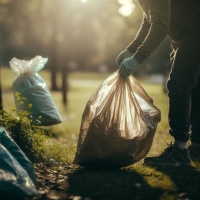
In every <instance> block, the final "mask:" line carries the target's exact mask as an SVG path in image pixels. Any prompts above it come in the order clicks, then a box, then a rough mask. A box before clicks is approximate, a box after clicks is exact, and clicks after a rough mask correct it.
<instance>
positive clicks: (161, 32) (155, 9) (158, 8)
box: [127, 0, 171, 63]
mask: <svg viewBox="0 0 200 200" xmlns="http://www.w3.org/2000/svg"><path fill="white" fill-rule="evenodd" d="M170 2H171V1H170V0H148V1H146V2H145V3H146V4H147V5H146V6H147V7H148V8H146V7H144V6H145V5H141V7H142V8H143V9H144V12H146V15H148V20H149V21H148V22H147V21H144V23H143V28H142V29H141V30H140V31H139V33H138V36H137V37H136V40H135V41H133V42H132V44H131V45H130V46H129V47H128V48H127V49H128V50H129V49H130V51H133V50H135V49H134V48H135V47H136V48H137V50H136V52H135V53H134V55H133V56H134V57H135V59H136V60H138V61H139V62H140V63H141V62H142V61H144V60H145V59H147V58H148V57H149V55H150V54H151V53H152V52H153V51H154V50H155V49H156V48H157V47H158V46H159V44H160V43H161V42H162V41H163V39H164V38H165V37H166V36H167V34H168V32H169V28H170V10H171V8H170ZM145 3H144V4H145ZM147 23H148V24H149V26H150V27H149V29H148V33H147V34H146V37H145V38H144V36H145V31H146V30H147V27H148V25H147ZM142 39H143V41H142V42H141V40H142ZM139 43H141V45H140V46H138V44H139ZM134 46H135V47H134Z"/></svg>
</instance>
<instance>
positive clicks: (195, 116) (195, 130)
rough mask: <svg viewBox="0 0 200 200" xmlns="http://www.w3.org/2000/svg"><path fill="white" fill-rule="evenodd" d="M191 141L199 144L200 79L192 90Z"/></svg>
mask: <svg viewBox="0 0 200 200" xmlns="http://www.w3.org/2000/svg"><path fill="white" fill-rule="evenodd" d="M190 122H191V131H192V134H191V141H192V143H197V144H200V80H199V82H198V84H197V86H196V87H195V89H194V90H193V91H192V109H191V116H190Z"/></svg>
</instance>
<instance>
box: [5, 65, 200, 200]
mask: <svg viewBox="0 0 200 200" xmlns="http://www.w3.org/2000/svg"><path fill="white" fill-rule="evenodd" d="M40 75H41V76H42V77H43V78H44V79H45V81H46V83H47V84H48V85H49V84H50V81H49V74H48V73H47V72H46V71H45V70H43V71H41V73H40ZM108 76H109V74H97V73H72V74H70V75H69V84H70V90H69V93H68V106H67V108H65V107H64V106H63V105H62V102H61V99H62V97H61V93H60V92H51V94H52V97H53V99H54V101H55V103H56V105H57V107H58V109H59V111H60V114H61V115H62V118H63V122H62V123H61V124H59V125H55V126H51V127H47V129H48V130H50V131H51V132H53V133H54V135H55V136H56V138H53V139H49V144H48V145H49V148H47V155H48V156H49V157H53V158H55V159H56V160H58V161H63V162H67V163H69V164H70V163H71V162H72V160H73V158H74V154H75V152H76V145H77V140H78V134H79V128H80V123H81V116H82V113H83V110H84V108H85V105H86V103H87V101H88V99H89V97H90V96H91V95H92V93H93V92H94V91H95V90H96V88H97V87H98V86H99V84H100V83H101V82H102V81H103V80H104V79H105V78H106V77H108ZM14 77H15V75H14V73H12V72H11V70H10V69H9V68H3V69H2V79H1V82H2V88H3V102H4V105H3V106H4V109H5V110H7V111H9V110H10V109H11V108H13V107H14V100H13V94H12V91H11V87H12V80H13V78H14ZM141 84H142V86H143V87H144V89H145V90H146V92H147V93H148V94H149V96H150V97H151V98H153V99H154V105H155V106H156V107H158V108H159V109H160V110H161V118H162V120H161V122H160V123H159V124H158V127H157V131H156V135H155V138H154V141H153V145H152V148H151V150H150V152H149V154H148V156H152V155H157V154H159V153H160V152H161V151H162V150H163V149H164V148H165V147H166V146H167V143H170V142H171V141H172V138H171V137H170V136H169V134H168V128H169V127H168V119H167V115H168V98H167V95H166V94H164V93H163V92H162V85H160V84H153V83H149V82H147V81H142V82H141ZM52 144H53V145H52ZM61 149H62V150H61ZM72 168H73V166H72ZM199 180H200V164H199V163H198V162H193V167H192V168H152V167H147V166H144V165H143V162H142V161H140V162H138V163H136V164H134V165H131V166H128V167H125V168H122V169H120V170H113V171H112V170H110V171H109V170H108V171H106V170H103V171H98V170H86V169H82V168H76V167H74V168H73V170H72V171H71V172H70V173H69V174H68V178H67V184H68V188H67V193H69V194H70V195H71V196H80V197H82V199H84V198H85V199H87V198H88V199H92V200H93V199H94V200H98V199H99V200H118V199H120V200H123V199H130V200H134V199H135V200H140V199H152V200H156V199H158V200H165V199H166V200H178V199H179V200H183V199H184V200H186V199H190V200H197V199H200V192H199V191H200V185H199Z"/></svg>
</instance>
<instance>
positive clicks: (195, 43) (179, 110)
mask: <svg viewBox="0 0 200 200" xmlns="http://www.w3.org/2000/svg"><path fill="white" fill-rule="evenodd" d="M138 2H139V4H140V6H141V9H142V11H143V21H142V24H141V27H140V29H139V31H138V33H137V35H136V37H135V39H134V40H133V41H132V42H131V44H130V45H129V46H128V47H127V48H126V50H124V51H122V52H121V53H120V54H119V56H118V57H117V60H116V62H117V64H118V65H119V66H120V67H119V72H120V75H121V76H122V77H124V78H127V77H128V76H130V75H131V74H133V73H134V71H135V70H136V69H137V68H138V67H139V66H140V64H141V63H142V62H143V61H144V60H146V59H147V58H148V57H149V55H150V54H151V53H152V52H153V51H154V50H155V49H156V48H157V47H158V46H159V44H160V43H161V42H162V41H163V40H164V38H166V37H170V40H171V46H172V48H173V52H172V54H171V62H172V69H171V72H170V77H169V80H168V82H167V89H168V96H169V125H170V131H169V133H170V134H171V135H172V136H173V137H174V143H173V144H172V145H169V147H167V149H165V150H164V151H163V153H161V155H159V156H157V157H147V158H145V159H144V163H145V164H149V165H172V166H180V165H189V166H190V165H191V158H192V155H193V152H194V153H196V154H197V155H198V153H197V152H195V151H193V152H192V150H193V149H196V150H199V149H200V38H199V36H200V1H199V0H138ZM190 136H191V137H190ZM188 141H191V145H190V146H188ZM199 153H200V151H199ZM198 156H200V155H198ZM190 157H191V158H190Z"/></svg>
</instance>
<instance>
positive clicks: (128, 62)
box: [119, 56, 140, 78]
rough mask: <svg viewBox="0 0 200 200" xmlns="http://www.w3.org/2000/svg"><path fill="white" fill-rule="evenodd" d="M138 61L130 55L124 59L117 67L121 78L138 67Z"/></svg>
mask: <svg viewBox="0 0 200 200" xmlns="http://www.w3.org/2000/svg"><path fill="white" fill-rule="evenodd" d="M139 65H140V63H139V62H138V61H137V60H136V59H135V58H134V57H133V56H131V57H130V58H127V59H125V60H124V61H123V62H122V64H121V66H120V68H119V73H120V75H121V76H122V77H123V78H127V77H128V76H130V75H131V74H133V72H134V71H135V70H136V69H137V68H138V66H139Z"/></svg>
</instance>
